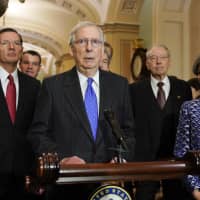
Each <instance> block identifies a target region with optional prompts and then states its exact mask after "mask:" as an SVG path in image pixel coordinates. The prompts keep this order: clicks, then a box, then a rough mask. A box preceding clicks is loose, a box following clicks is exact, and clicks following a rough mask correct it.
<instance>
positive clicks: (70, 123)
mask: <svg viewBox="0 0 200 200" xmlns="http://www.w3.org/2000/svg"><path fill="white" fill-rule="evenodd" d="M99 80H100V108H99V121H98V130H97V138H96V141H94V140H93V137H92V132H91V129H90V125H89V121H88V119H87V114H86V111H85V107H84V101H83V97H82V93H81V87H80V83H79V79H78V75H77V71H76V68H75V67H74V68H73V69H72V70H70V71H68V72H65V73H63V74H60V75H56V76H54V77H50V78H48V79H46V80H44V81H43V84H42V90H41V93H40V95H39V100H38V102H37V106H36V111H35V115H34V120H33V124H32V127H31V130H30V133H29V139H30V141H31V143H32V145H33V149H34V150H35V152H36V153H37V154H38V155H41V154H42V153H43V152H46V153H47V152H57V153H58V155H59V156H60V159H61V158H63V157H69V156H73V155H77V156H79V157H81V158H83V159H84V160H85V161H86V162H89V163H92V162H108V161H110V160H111V159H112V158H113V156H114V155H116V153H115V151H114V150H113V148H117V141H116V138H115V137H114V135H113V134H112V130H111V127H110V126H109V124H108V123H107V121H106V120H105V118H104V110H105V109H110V108H111V109H112V110H113V111H114V112H115V114H116V118H117V120H118V122H119V124H120V127H121V128H122V130H123V134H124V135H123V137H124V138H125V140H126V142H127V144H128V147H129V152H127V153H126V155H125V156H126V157H125V158H126V159H127V160H132V158H133V152H134V131H133V117H132V110H131V105H130V96H129V91H128V82H127V80H126V79H125V78H123V77H121V76H118V75H115V74H113V73H111V72H105V71H100V75H99Z"/></svg>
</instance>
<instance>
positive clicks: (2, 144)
mask: <svg viewBox="0 0 200 200" xmlns="http://www.w3.org/2000/svg"><path fill="white" fill-rule="evenodd" d="M18 79H19V98H18V107H17V112H16V120H15V123H14V124H12V121H11V119H10V116H9V111H8V108H7V103H6V99H5V96H4V93H3V89H2V86H0V138H1V139H0V160H1V164H0V174H3V175H5V174H14V175H16V176H20V175H23V176H24V175H27V174H28V169H29V167H30V164H31V155H32V154H30V153H31V148H30V144H28V140H27V138H26V136H27V133H28V129H29V127H30V124H31V122H32V117H33V112H34V107H35V103H36V97H37V94H38V91H39V88H40V82H39V81H38V80H35V79H33V78H31V77H29V76H27V75H25V74H23V73H21V72H19V71H18Z"/></svg>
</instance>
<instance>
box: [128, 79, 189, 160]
mask: <svg viewBox="0 0 200 200" xmlns="http://www.w3.org/2000/svg"><path fill="white" fill-rule="evenodd" d="M169 81H170V92H169V97H168V99H167V101H166V104H165V106H164V109H163V110H161V109H160V107H159V105H158V103H157V101H156V98H155V96H154V94H153V90H152V88H151V83H150V79H145V80H142V81H139V82H136V83H133V84H131V85H130V95H131V103H132V109H133V115H134V119H135V124H136V149H135V160H137V161H152V160H157V159H161V158H169V157H172V156H173V147H174V142H175V136H176V128H177V124H178V118H179V110H180V106H181V104H182V103H183V102H184V101H186V100H189V99H191V98H192V94H191V89H190V87H189V85H188V84H187V83H186V82H185V81H183V80H179V79H177V78H175V77H169Z"/></svg>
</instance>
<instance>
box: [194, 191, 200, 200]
mask: <svg viewBox="0 0 200 200" xmlns="http://www.w3.org/2000/svg"><path fill="white" fill-rule="evenodd" d="M192 194H193V197H194V198H195V199H196V200H200V191H199V190H198V189H195V190H194V191H193V192H192Z"/></svg>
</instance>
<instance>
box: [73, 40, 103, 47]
mask: <svg viewBox="0 0 200 200" xmlns="http://www.w3.org/2000/svg"><path fill="white" fill-rule="evenodd" d="M89 42H90V44H91V45H92V47H94V48H97V47H99V46H100V45H101V44H102V43H103V42H102V41H101V40H98V39H91V40H89V39H87V38H83V39H79V40H76V41H74V43H75V44H77V45H78V46H80V47H85V46H86V45H88V44H89Z"/></svg>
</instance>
